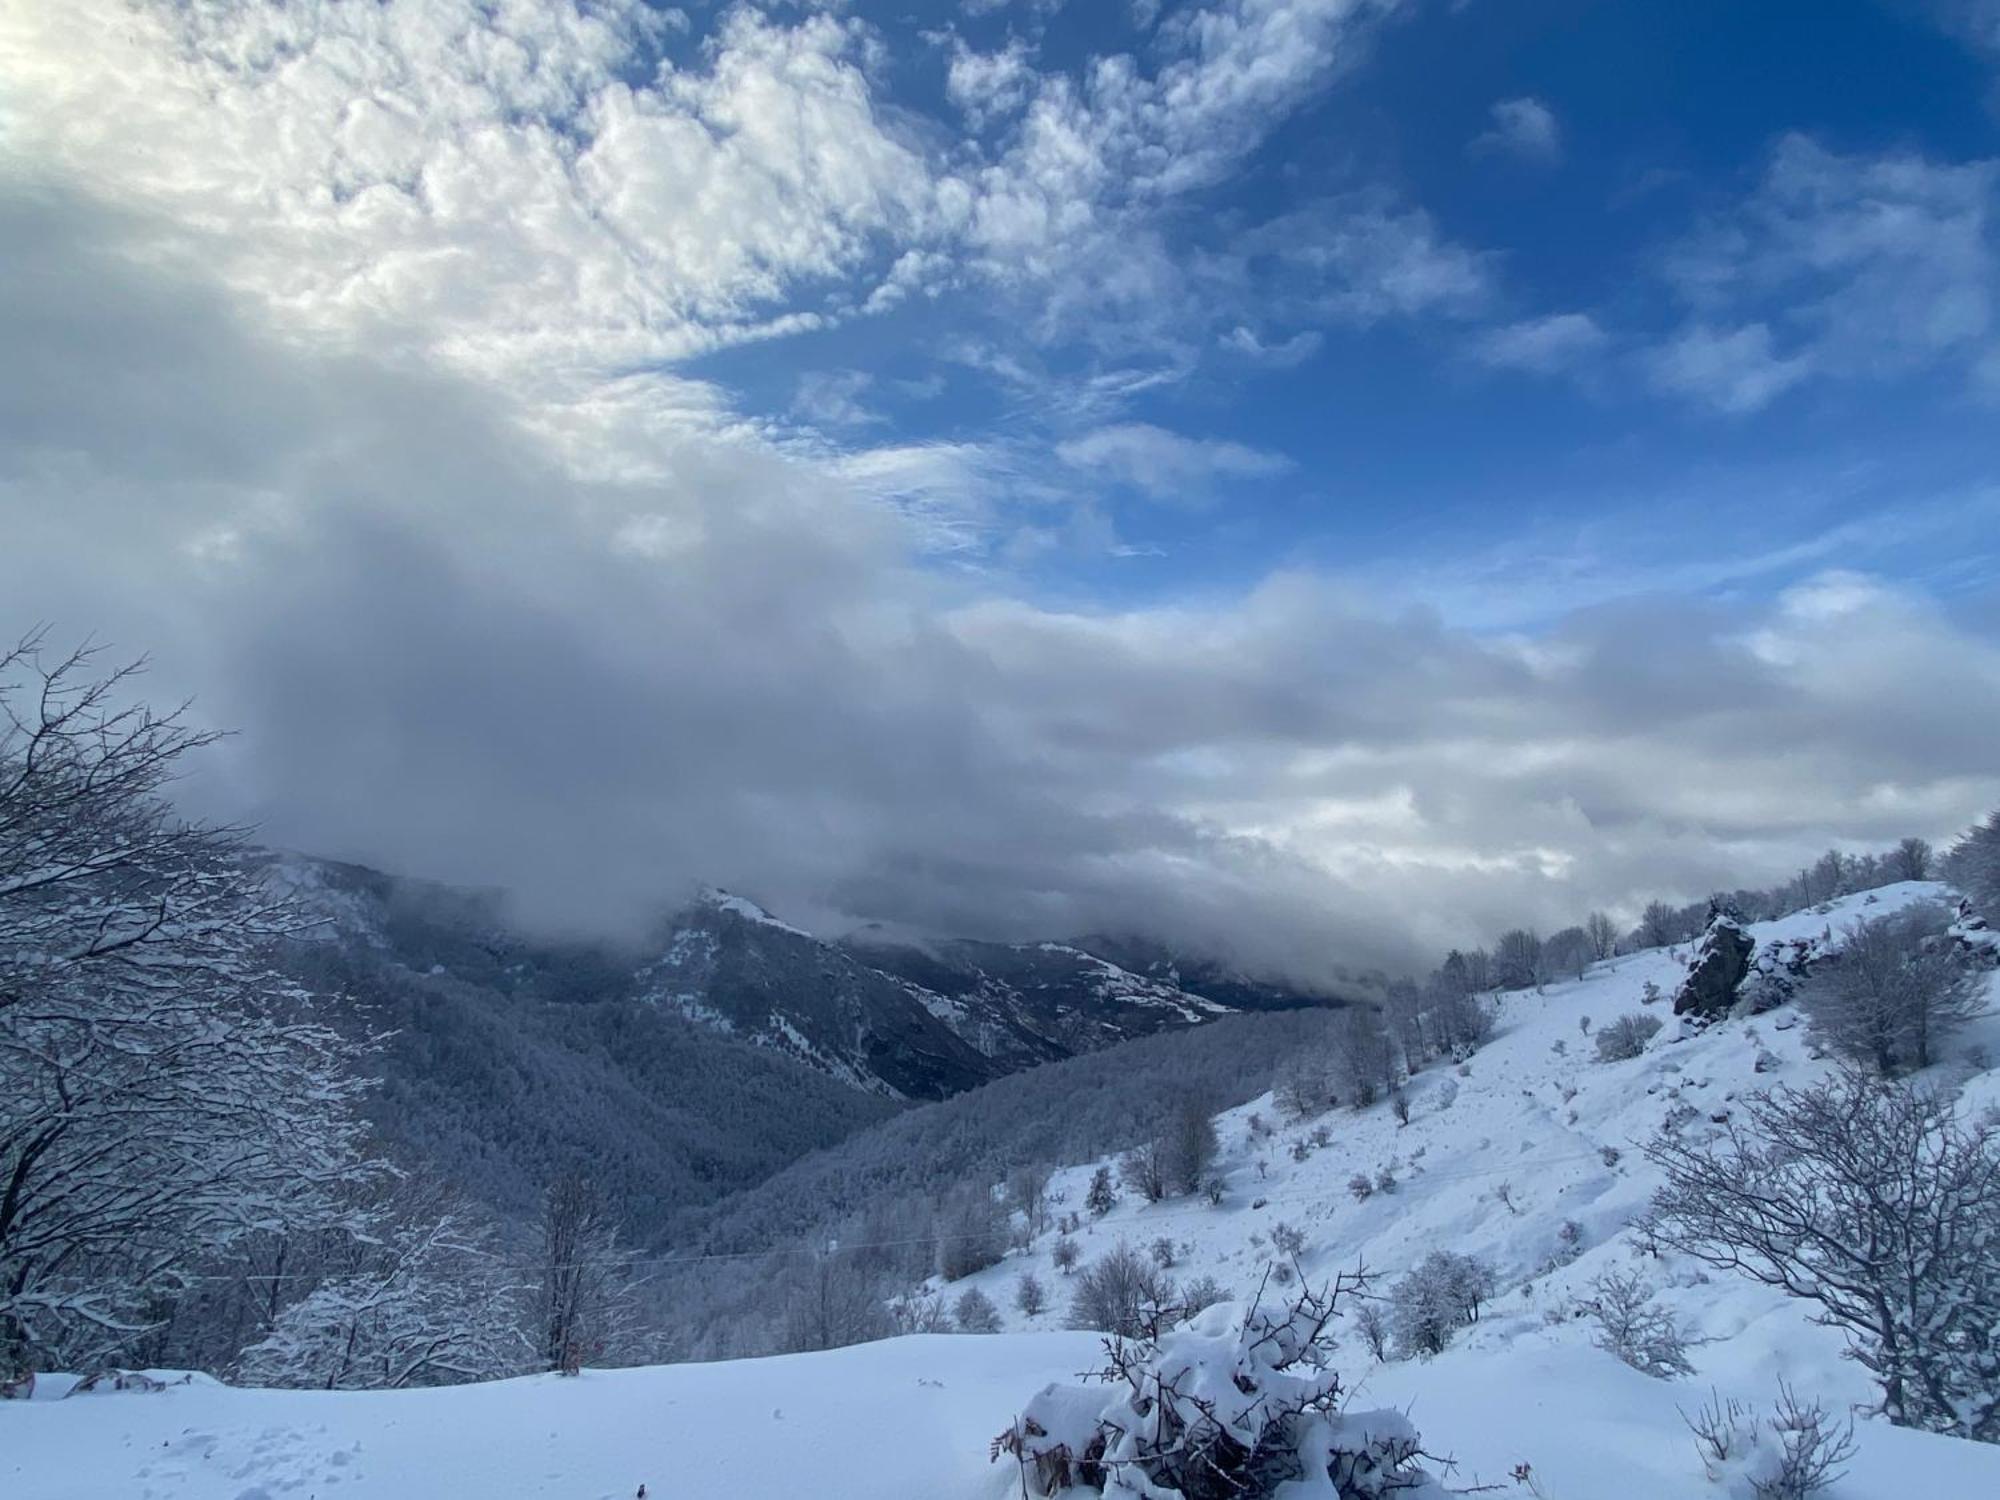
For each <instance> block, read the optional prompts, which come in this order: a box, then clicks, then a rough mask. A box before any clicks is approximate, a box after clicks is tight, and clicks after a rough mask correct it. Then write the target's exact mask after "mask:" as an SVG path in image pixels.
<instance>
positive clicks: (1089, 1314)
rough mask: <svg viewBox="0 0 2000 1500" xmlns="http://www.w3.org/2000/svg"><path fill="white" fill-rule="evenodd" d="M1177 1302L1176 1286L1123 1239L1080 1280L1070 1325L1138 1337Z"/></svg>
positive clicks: (1088, 1267) (1071, 1306) (1079, 1278)
mask: <svg viewBox="0 0 2000 1500" xmlns="http://www.w3.org/2000/svg"><path fill="white" fill-rule="evenodd" d="M1173 1301H1174V1284H1173V1282H1172V1280H1171V1279H1170V1278H1168V1277H1167V1276H1166V1275H1165V1274H1164V1273H1163V1272H1161V1270H1160V1269H1159V1268H1158V1267H1157V1266H1155V1265H1153V1264H1152V1262H1151V1261H1149V1260H1147V1259H1146V1257H1144V1256H1142V1255H1140V1254H1139V1253H1138V1252H1137V1251H1136V1250H1134V1249H1133V1248H1132V1247H1131V1246H1130V1245H1128V1244H1126V1243H1125V1242H1124V1241H1123V1240H1120V1241H1119V1242H1118V1243H1117V1244H1116V1245H1115V1246H1113V1247H1112V1248H1111V1249H1110V1250H1108V1251H1106V1252H1105V1253H1104V1254H1103V1255H1100V1256H1099V1257H1098V1258H1097V1259H1096V1260H1094V1261H1092V1262H1091V1263H1090V1264H1089V1265H1088V1266H1086V1267H1084V1269H1083V1272H1082V1274H1081V1275H1079V1276H1078V1277H1077V1278H1076V1293H1075V1295H1074V1296H1073V1297H1071V1299H1070V1310H1069V1326H1070V1327H1072V1328H1086V1329H1093V1330H1095V1331H1097V1332H1099V1333H1112V1334H1117V1335H1118V1336H1119V1337H1121V1338H1136V1337H1137V1336H1138V1335H1139V1334H1140V1332H1141V1330H1143V1329H1144V1328H1146V1327H1148V1326H1149V1325H1150V1324H1151V1323H1152V1322H1153V1321H1154V1320H1155V1319H1157V1318H1158V1316H1159V1314H1160V1312H1161V1311H1162V1310H1163V1309H1166V1308H1169V1307H1171V1306H1172V1305H1173Z"/></svg>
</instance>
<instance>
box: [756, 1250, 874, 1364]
mask: <svg viewBox="0 0 2000 1500" xmlns="http://www.w3.org/2000/svg"><path fill="white" fill-rule="evenodd" d="M888 1331H889V1315H888V1312H887V1310H886V1309H885V1308H884V1306H883V1303H882V1298H881V1296H880V1294H879V1293H878V1291H877V1289H876V1287H875V1285H874V1283H873V1282H872V1281H871V1280H870V1279H869V1278H868V1277H867V1276H866V1275H864V1274H863V1273H862V1272H861V1270H860V1269H859V1268H858V1267H857V1266H856V1265H855V1264H854V1262H853V1259H852V1257H850V1256H843V1255H834V1254H827V1255H817V1256H813V1257H811V1258H810V1259H808V1260H806V1261H804V1262H803V1263H802V1264H800V1265H797V1266H795V1267H794V1268H793V1271H792V1274H791V1276H790V1277H789V1278H788V1282H787V1285H786V1290H785V1307H784V1329H783V1332H782V1334H781V1339H782V1342H783V1345H784V1348H785V1349H786V1350H787V1351H788V1352H792V1353H804V1352H806V1351H809V1350H814V1349H839V1348H843V1347H844V1346H846V1345H848V1344H860V1343H865V1342H867V1341H868V1340H869V1339H878V1338H882V1337H884V1336H885V1335H886V1334H887V1333H888Z"/></svg>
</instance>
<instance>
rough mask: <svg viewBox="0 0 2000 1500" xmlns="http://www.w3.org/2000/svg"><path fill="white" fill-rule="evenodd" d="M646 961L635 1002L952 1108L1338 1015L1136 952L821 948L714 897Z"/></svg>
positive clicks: (1292, 993) (898, 945)
mask: <svg viewBox="0 0 2000 1500" xmlns="http://www.w3.org/2000/svg"><path fill="white" fill-rule="evenodd" d="M653 946H654V949H655V955H654V956H653V957H651V958H650V959H648V960H646V961H644V962H643V963H641V964H640V965H639V966H638V967H637V969H636V970H635V971H634V974H633V983H634V993H635V994H636V995H638V996H639V997H640V998H643V999H645V1000H647V1001H648V1002H650V1003H652V1004H656V1005H659V1006H661V1007H663V1008H667V1009H671V1010H673V1011H675V1012H677V1013H678V1014H680V1015H682V1016H684V1017H686V1018H687V1019H689V1020H691V1021H694V1022H697V1023H699V1024H703V1025H708V1026H712V1027H714V1028H716V1029H717V1030H719V1031H722V1032H725V1033H727V1034H729V1035H731V1036H737V1037H742V1038H745V1039H747V1040H750V1041H754V1042H756V1043H758V1044H759V1045H761V1046H765V1047H769V1048H771V1049H772V1050H774V1051H778V1052H782V1053H784V1054H786V1055H787V1056H790V1057H794V1058H797V1059H798V1060H799V1061H801V1062H803V1063H805V1064H807V1065H808V1066H810V1067H813V1068H817V1069H818V1070H819V1071H821V1072H823V1073H826V1074H828V1075H829V1076H831V1077H834V1078H838V1079H840V1080H842V1081H843V1082H846V1083H850V1084H852V1085H854V1086H855V1087H857V1088H862V1089H867V1090H870V1091H871V1092H875V1093H880V1094H883V1095H885V1096H888V1097H893V1098H900V1099H916V1100H923V1099H942V1098H947V1097H949V1096H950V1095H952V1094H955V1093H959V1092H961V1091H962V1090H964V1089H968V1088H972V1087H975V1086H977V1085H978V1084H981V1083H986V1082H990V1081H991V1080H993V1079H995V1078H999V1077H1002V1076H1004V1075H1005V1074H1008V1073H1012V1072H1016V1071H1018V1070H1020V1069H1022V1068H1029V1067H1035V1066H1038V1065H1039V1064H1042V1063H1047V1062H1054V1061H1056V1060H1058V1059H1061V1058H1066V1057H1075V1056H1078V1055H1080V1054H1082V1053H1086V1052H1094V1051H1097V1050H1098V1049H1100V1048H1103V1047H1109V1046H1114V1045H1116V1044H1117V1043H1119V1042H1126V1041H1131V1040H1134V1039H1135V1038H1138V1037H1144V1036H1151V1035H1153V1034H1154V1033H1156V1032H1159V1031H1165V1030H1173V1029H1177V1028H1180V1027H1186V1026H1197V1025H1200V1024H1202V1023H1203V1022H1207V1021H1212V1020H1215V1019H1217V1018H1219V1017H1222V1016H1226V1015H1231V1014H1234V1013H1235V1012H1238V1011H1242V1010H1279V1009H1295V1008H1299V1007H1303V1006H1317V1005H1327V1004H1332V1003H1337V997H1335V996H1331V995H1323V994H1314V993H1310V992H1306V991H1300V990H1288V989H1284V988H1281V987H1278V986H1272V985H1259V984H1257V983H1256V982H1255V981H1252V980H1249V979H1245V978H1242V977H1240V976H1237V975H1234V974H1232V973H1231V972H1230V971H1228V970H1226V969H1224V968H1223V967H1222V966H1221V965H1219V964H1216V963H1212V962H1204V961H1202V960H1196V959H1186V958H1179V957H1177V956H1175V955H1174V954H1172V953H1170V952H1169V951H1168V950H1167V949H1165V948H1163V947H1159V946H1157V945H1144V944H1141V943H1139V942H1137V941H1135V940H1126V941H1124V942H1122V943H1116V944H1114V943H1113V942H1111V941H1110V940H1107V939H1091V940H1085V941H1083V942H1040V943H1011V944H1010V943H989V942H977V941H973V940H969V939H963V938H958V939H945V940H941V941H936V942H921V943H919V942H912V941H907V940H901V939H891V938H888V937H886V936H885V935H883V933H882V932H881V931H880V929H863V930H862V931H860V932H857V933H854V934H850V935H849V936H848V937H846V938H844V939H842V940H840V941H837V942H829V941H826V940H824V939H821V938H818V937H815V936H813V935H812V934H811V933H808V932H804V931H802V930H800V929H799V928H797V927H793V926H791V925H790V924H788V923H786V922H783V921H781V920H779V919H778V918H777V917H774V916H772V915H771V914H770V913H769V912H767V911H765V910H764V909H763V908H762V907H760V906H758V905H757V904H756V903H755V902H753V901H749V900H746V899H745V898H743V897H741V896H737V895H732V894H730V893H728V892H725V891H712V892H710V893H708V894H707V895H706V896H704V897H703V898H702V899H701V900H700V901H698V902H696V903H695V904H694V905H693V906H692V907H690V908H689V909H687V910H686V911H684V912H681V913H680V914H679V915H678V916H676V917H675V918H673V919H672V921H671V922H669V923H667V924H666V925H665V927H664V928H663V930H662V933H661V935H660V936H659V937H658V938H656V939H655V942H654V945H653ZM1113 952H1117V953H1124V954H1128V955H1130V956H1132V957H1133V958H1134V959H1135V960H1136V961H1140V962H1143V963H1144V964H1145V965H1146V966H1147V970H1148V972H1144V973H1141V972H1134V971H1133V970H1132V969H1129V968H1126V967H1125V966H1123V965H1122V964H1121V963H1119V962H1117V961H1116V959H1115V958H1114V957H1112V956H1109V954H1110V953H1113ZM1182 974H1186V975H1189V976H1192V977H1191V978H1189V979H1188V980H1186V981H1182V980H1181V979H1180V978H1179V976H1180V975H1182Z"/></svg>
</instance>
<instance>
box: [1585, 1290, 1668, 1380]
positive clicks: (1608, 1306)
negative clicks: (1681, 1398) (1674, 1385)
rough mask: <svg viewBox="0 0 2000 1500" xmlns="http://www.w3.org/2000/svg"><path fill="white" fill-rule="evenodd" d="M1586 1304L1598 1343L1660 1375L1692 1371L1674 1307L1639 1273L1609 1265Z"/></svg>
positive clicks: (1637, 1366) (1639, 1367)
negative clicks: (1663, 1301) (1671, 1309)
mask: <svg viewBox="0 0 2000 1500" xmlns="http://www.w3.org/2000/svg"><path fill="white" fill-rule="evenodd" d="M1584 1307H1585V1308H1586V1309H1587V1310H1588V1311H1589V1313H1590V1315H1591V1316H1592V1317H1594V1318H1595V1319H1596V1320H1597V1328H1598V1335H1597V1345H1598V1347H1599V1348H1600V1349H1605V1350H1608V1351H1609V1352H1611V1353H1612V1354H1615V1355H1617V1356H1618V1358H1620V1359H1622V1360H1623V1361H1624V1362H1625V1363H1626V1364H1628V1365H1630V1366H1631V1367H1632V1368H1633V1369H1635V1370H1637V1371H1639V1372H1640V1373H1642V1374H1645V1375H1651V1376H1654V1377H1655V1378H1657V1379H1660V1380H1671V1379H1673V1378H1675V1377H1676V1376H1681V1375H1692V1374H1693V1373H1694V1367H1693V1366H1692V1365H1690V1364H1689V1363H1688V1359H1687V1339H1686V1336H1685V1335H1683V1334H1682V1332H1681V1329H1680V1325H1679V1324H1678V1323H1677V1322H1675V1321H1674V1316H1673V1314H1672V1313H1670V1312H1668V1311H1667V1310H1666V1309H1665V1308H1663V1307H1661V1306H1660V1305H1659V1303H1657V1302H1655V1301H1654V1300H1653V1294H1652V1289H1651V1288H1649V1287H1648V1286H1647V1285H1646V1283H1645V1282H1644V1281H1643V1280H1641V1279H1640V1278H1639V1277H1638V1276H1636V1275H1631V1274H1629V1273H1621V1272H1617V1271H1607V1272H1606V1273H1605V1274H1604V1275H1602V1276H1599V1277H1598V1278H1597V1279H1596V1280H1595V1281H1593V1282H1592V1283H1591V1284H1590V1296H1589V1298H1588V1299H1587V1300H1586V1301H1585V1303H1584Z"/></svg>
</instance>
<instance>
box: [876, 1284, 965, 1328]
mask: <svg viewBox="0 0 2000 1500" xmlns="http://www.w3.org/2000/svg"><path fill="white" fill-rule="evenodd" d="M889 1325H890V1326H891V1327H892V1328H894V1329H895V1330H896V1332H897V1333H950V1332H951V1328H952V1322H951V1312H950V1310H949V1309H948V1308H946V1306H945V1305H944V1298H942V1297H940V1296H937V1295H936V1294H935V1293H933V1294H932V1295H930V1296H919V1295H916V1294H911V1295H908V1296H902V1297H898V1298H897V1299H896V1300H895V1301H893V1302H891V1303H890V1304H889Z"/></svg>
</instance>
